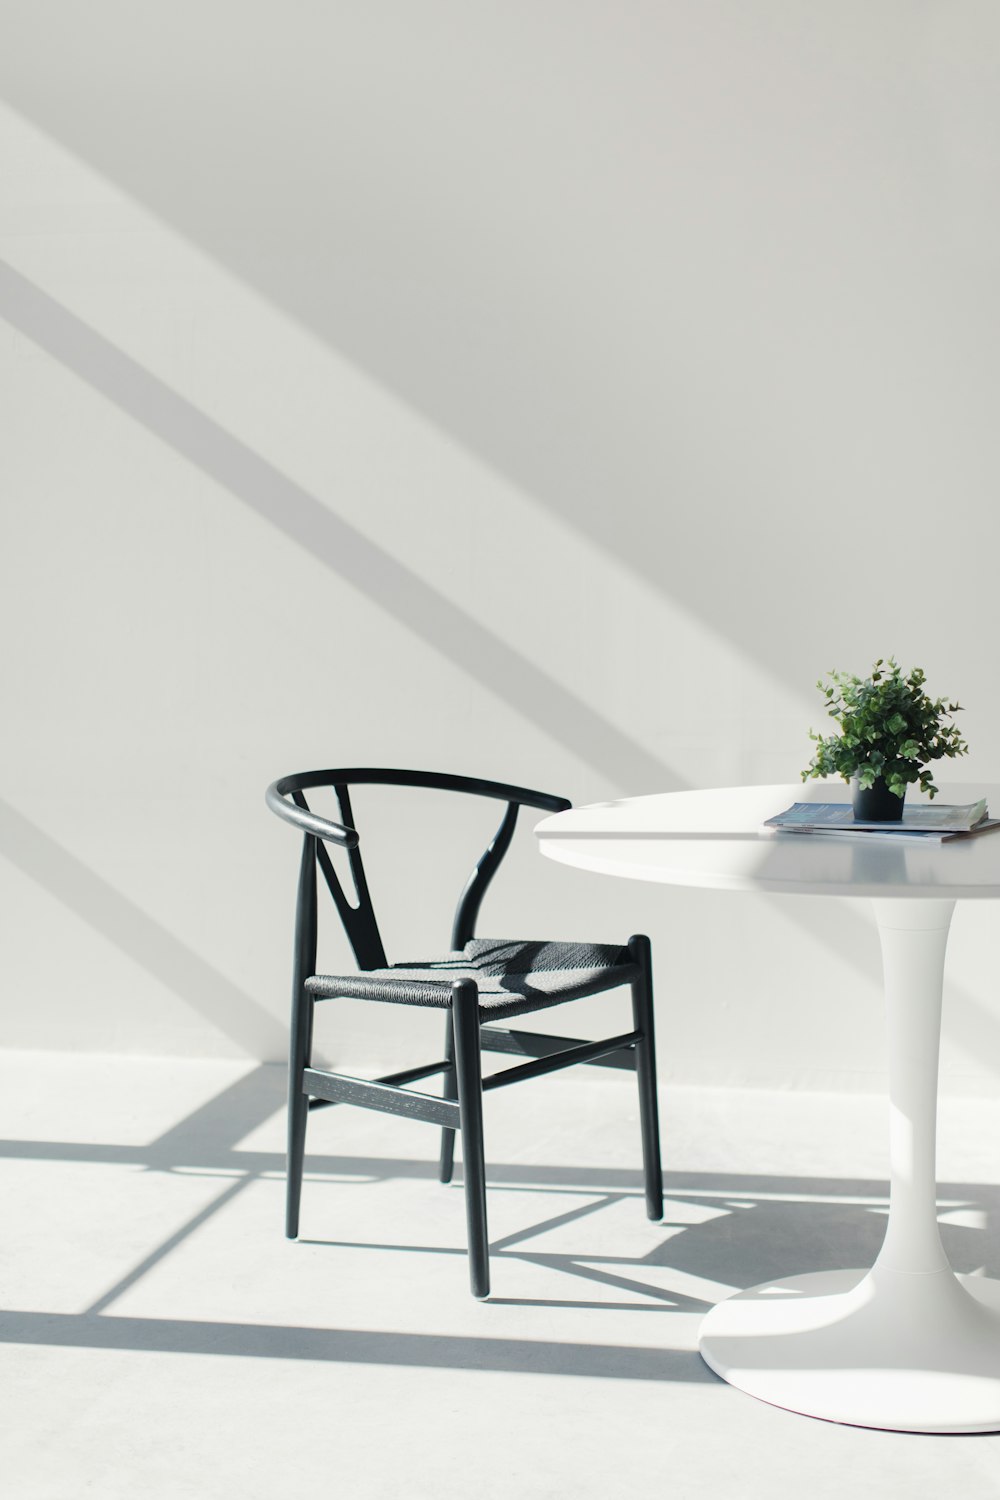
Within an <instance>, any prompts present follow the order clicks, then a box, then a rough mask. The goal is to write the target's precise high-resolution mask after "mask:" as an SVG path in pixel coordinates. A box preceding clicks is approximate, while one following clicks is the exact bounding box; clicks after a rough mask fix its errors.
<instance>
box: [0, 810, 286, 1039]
mask: <svg viewBox="0 0 1000 1500" xmlns="http://www.w3.org/2000/svg"><path fill="white" fill-rule="evenodd" d="M0 854H3V855H4V856H5V857H6V858H7V859H9V860H10V862H11V863H12V864H13V865H15V866H16V867H17V868H18V869H19V870H21V871H22V873H23V874H25V875H27V876H29V877H30V879H32V880H33V881H35V882H36V884H38V885H40V886H41V887H42V889H43V890H45V891H46V892H48V894H49V895H51V896H54V897H55V898H56V900H57V901H60V902H62V904H63V905H64V906H66V907H68V908H69V910H70V911H72V912H73V913H74V914H75V915H76V916H78V917H80V918H81V919H82V920H83V921H84V922H86V923H87V924H88V925H89V926H90V927H93V928H94V929H95V931H97V932H99V933H100V934H101V936H102V937H104V938H106V939H107V940H108V941H109V942H111V943H114V945H115V946H116V947H117V948H119V949H120V950H121V951H122V953H124V954H125V955H126V956H127V957H128V958H130V959H132V961H133V962H134V963H137V964H139V965H140V966H141V967H142V968H143V969H145V970H146V972H147V973H149V974H152V975H153V977H154V979H157V980H159V982H160V983H161V984H164V985H166V986H167V987H168V988H169V989H171V990H173V991H174V992H175V994H177V995H178V996H179V997H180V998H181V999H182V1000H184V1001H186V1002H187V1004H188V1005H190V1006H191V1007H192V1008H193V1009H194V1010H196V1011H197V1012H198V1013H199V1014H200V1015H202V1016H204V1017H205V1018H206V1020H208V1021H210V1022H211V1023H212V1025H213V1026H216V1027H218V1029H219V1030H220V1031H221V1032H223V1033H224V1034H225V1035H226V1036H228V1037H229V1038H231V1040H232V1041H234V1042H236V1044H237V1045H238V1046H239V1047H241V1048H243V1049H244V1051H246V1052H247V1053H249V1054H250V1056H251V1057H273V1058H278V1057H281V1056H282V1055H283V1053H284V1051H285V1043H286V1035H285V1030H284V1027H282V1026H280V1025H279V1024H278V1022H277V1021H276V1020H275V1019H274V1017H273V1016H271V1015H270V1014H269V1013H268V1012H267V1011H266V1010H265V1009H264V1007H263V1006H262V1005H261V1004H259V1002H258V1001H256V1000H254V999H253V997H252V996H251V995H248V994H246V993H245V991H243V990H241V989H240V988H239V986H238V985H235V984H234V983H233V981H232V980H231V979H229V978H227V977H226V975H225V974H223V973H221V972H220V970H218V969H216V968H214V967H213V966H212V964H210V963H207V962H206V960H205V959H203V958H202V957H201V956H200V955H199V954H197V953H195V952H194V950H193V949H191V948H189V947H187V945H186V944H185V943H182V942H181V940H180V938H178V937H177V936H176V935H175V934H174V933H172V932H170V931H168V930H167V928H166V927H164V926H162V924H161V923H159V922H157V921H156V920H155V918H153V917H151V916H149V915H148V914H147V913H146V912H144V911H143V910H142V908H141V907H139V906H136V904H135V902H134V901H130V900H129V899H128V897H127V896H123V895H122V894H121V892H120V891H116V890H115V888H114V886H112V885H110V884H109V883H108V882H107V881H106V880H104V879H103V877H102V876H100V875H98V874H97V873H96V871H94V870H92V869H91V868H90V866H89V865H86V864H84V863H83V861H82V860H79V859H77V857H76V855H75V854H71V853H70V851H69V850H68V849H65V848H63V846H62V845H61V844H60V843H58V842H57V841H56V840H55V839H53V838H51V837H50V836H49V835H48V834H47V833H43V831H42V830H41V829H40V828H38V827H36V825H35V824H34V823H32V822H30V821H29V820H28V819H27V818H26V817H24V815H23V814H22V813H19V812H18V811H17V810H16V808H13V807H11V805H10V804H9V803H8V802H5V801H3V800H2V799H0Z"/></svg>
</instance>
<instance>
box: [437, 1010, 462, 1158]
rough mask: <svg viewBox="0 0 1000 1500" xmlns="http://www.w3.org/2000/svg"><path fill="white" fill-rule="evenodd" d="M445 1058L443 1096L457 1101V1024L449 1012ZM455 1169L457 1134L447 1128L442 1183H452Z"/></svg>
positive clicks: (442, 1147) (443, 1132) (443, 1146)
mask: <svg viewBox="0 0 1000 1500" xmlns="http://www.w3.org/2000/svg"><path fill="white" fill-rule="evenodd" d="M444 1056H445V1061H446V1062H447V1063H448V1067H447V1068H446V1069H445V1072H444V1075H443V1078H442V1084H443V1087H442V1090H441V1092H442V1095H443V1096H444V1098H445V1099H457V1098H458V1090H457V1088H456V1084H455V1023H454V1022H453V1020H452V1018H451V1011H449V1012H448V1019H447V1021H446V1022H445V1028H444ZM454 1169H455V1132H454V1131H453V1130H449V1129H447V1127H445V1129H444V1130H442V1132H441V1160H440V1169H439V1172H438V1176H439V1177H440V1180H441V1181H442V1182H450V1181H451V1178H452V1173H453V1172H454Z"/></svg>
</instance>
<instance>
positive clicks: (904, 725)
mask: <svg viewBox="0 0 1000 1500" xmlns="http://www.w3.org/2000/svg"><path fill="white" fill-rule="evenodd" d="M924 680H925V679H924V673H923V672H922V671H921V670H920V668H919V667H914V669H913V671H912V672H910V673H909V674H908V675H904V674H903V672H902V671H901V670H900V668H899V667H898V666H897V665H896V662H895V660H894V659H893V658H892V657H891V656H890V657H889V660H888V662H886V661H885V660H884V659H883V658H882V657H879V659H878V661H877V662H876V663H875V665H874V666H873V668H872V673H871V676H870V677H864V678H862V677H855V676H854V675H853V674H852V673H850V672H831V673H830V674H829V681H827V682H824V681H823V679H822V678H820V680H819V682H817V684H816V686H817V687H818V688H819V690H820V692H821V693H823V695H824V696H825V698H826V709H827V713H828V714H829V715H830V717H831V718H833V719H836V720H837V722H838V724H839V725H840V734H830V735H823V734H817V733H815V731H813V730H812V729H810V731H809V738H810V739H811V740H815V742H816V747H817V748H816V753H815V754H814V755H813V758H812V761H811V762H810V764H809V765H808V766H807V767H806V769H805V770H804V771H803V772H802V780H803V781H805V780H807V779H808V778H809V777H810V776H842V777H843V779H844V780H845V781H851V780H852V779H853V778H854V777H856V778H857V780H858V784H859V786H860V787H861V788H862V789H863V790H867V789H868V788H869V787H871V786H872V785H874V783H875V782H876V781H877V780H878V779H879V778H881V779H882V780H883V781H884V782H885V784H886V786H887V787H888V788H889V791H890V792H892V793H893V794H894V795H895V796H897V797H903V796H905V794H906V788H907V786H908V785H909V784H910V783H912V782H916V781H918V782H919V783H920V789H921V791H924V792H927V793H928V794H929V795H930V796H931V797H934V796H935V795H936V793H937V790H938V789H937V787H936V786H935V785H934V781H933V777H932V774H931V772H930V771H929V770H928V769H927V765H928V763H929V762H930V761H935V760H941V759H942V758H943V757H944V756H948V757H952V756H956V755H966V754H967V753H968V749H969V747H968V745H967V744H966V743H965V741H964V740H963V739H962V736H961V735H960V734H959V732H958V726H957V725H956V724H954V723H952V722H951V716H952V714H955V713H959V712H960V711H961V705H960V704H958V703H948V702H946V700H945V699H944V698H929V697H928V696H927V694H926V693H925V692H924Z"/></svg>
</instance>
